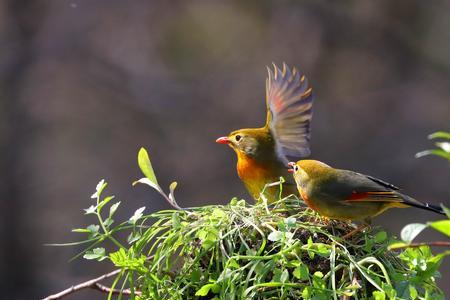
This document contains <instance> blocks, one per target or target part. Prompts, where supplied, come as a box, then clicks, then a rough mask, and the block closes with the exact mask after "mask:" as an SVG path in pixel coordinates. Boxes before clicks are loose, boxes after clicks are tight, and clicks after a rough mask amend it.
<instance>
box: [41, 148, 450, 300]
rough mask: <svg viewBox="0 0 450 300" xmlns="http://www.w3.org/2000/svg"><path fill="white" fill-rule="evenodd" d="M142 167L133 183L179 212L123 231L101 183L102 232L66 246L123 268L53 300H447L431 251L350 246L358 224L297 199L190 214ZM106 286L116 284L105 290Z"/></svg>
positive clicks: (144, 161) (234, 203)
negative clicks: (80, 295) (89, 292)
mask: <svg viewBox="0 0 450 300" xmlns="http://www.w3.org/2000/svg"><path fill="white" fill-rule="evenodd" d="M138 164H139V167H140V169H141V171H142V173H143V174H144V176H145V177H144V178H141V179H139V180H137V181H135V182H134V183H133V185H135V184H137V183H141V184H145V185H148V186H150V187H152V188H153V189H155V190H156V191H158V192H159V193H160V194H161V195H162V197H163V198H164V199H165V200H166V201H167V202H168V203H169V204H170V205H171V207H172V208H173V209H172V210H163V211H159V212H154V213H151V214H145V207H141V208H138V209H137V210H136V211H135V212H134V214H133V215H132V216H131V217H130V218H129V219H128V220H126V221H123V222H121V223H116V221H115V220H114V218H115V214H116V212H117V210H118V209H119V206H120V203H121V202H115V203H113V202H112V200H113V199H114V196H105V195H104V194H105V193H106V192H105V190H106V186H107V183H106V182H105V181H104V180H101V181H100V182H99V184H98V185H97V187H96V189H95V193H94V194H93V195H92V199H95V203H94V204H93V205H91V206H90V207H89V208H87V209H85V214H88V215H92V216H93V217H95V220H96V224H91V225H88V226H86V227H83V228H78V229H74V230H73V231H74V232H77V233H80V234H84V235H85V239H84V240H81V241H76V242H72V243H66V244H56V245H58V246H74V245H87V246H86V248H85V249H84V250H83V251H82V252H81V253H79V254H78V255H76V256H75V257H74V258H78V257H80V256H83V258H85V259H88V260H91V261H108V262H110V263H111V265H112V266H113V267H114V268H116V270H114V271H112V272H110V273H107V274H104V275H102V276H100V277H97V278H94V279H92V280H89V281H86V282H84V283H81V284H78V285H75V286H72V287H70V288H68V289H66V290H64V291H62V292H60V293H57V294H55V295H52V296H49V297H47V298H45V299H60V298H62V297H64V296H66V295H68V294H71V293H74V292H76V291H79V290H81V289H85V288H92V289H96V290H99V291H101V292H104V293H107V298H108V299H111V298H112V296H113V295H118V297H119V298H122V297H123V295H126V296H129V298H130V299H198V297H208V298H213V299H222V298H224V297H229V298H230V299H243V298H245V299H260V298H264V299H266V298H277V299H286V298H294V299H297V298H302V299H306V300H309V299H336V300H337V299H339V298H342V299H349V298H350V297H353V298H357V299H375V300H381V299H387V298H392V299H394V298H395V299H425V298H426V299H431V298H433V299H436V300H437V299H443V295H442V291H440V289H439V288H438V287H437V286H436V283H435V278H436V276H438V268H439V265H440V262H441V260H442V258H443V256H444V255H436V256H434V255H432V254H431V252H430V251H429V247H427V246H423V245H420V247H417V248H407V249H406V250H404V251H402V252H400V253H398V252H395V251H388V246H389V245H392V244H393V243H395V242H397V241H396V239H395V238H393V237H390V236H389V235H388V234H387V233H386V232H385V231H382V230H380V229H377V228H369V229H367V230H366V231H364V232H359V233H357V234H355V235H353V236H352V237H351V239H345V238H343V236H345V235H346V234H348V233H349V232H352V231H353V230H354V229H355V225H354V224H347V223H343V222H339V221H326V220H323V219H322V218H320V216H318V215H317V214H316V213H315V212H313V211H312V210H310V209H308V208H307V207H306V206H305V205H304V204H303V202H302V201H301V200H299V199H297V198H296V197H295V196H291V197H287V198H282V199H279V201H276V202H275V203H272V204H270V205H269V204H268V203H267V201H261V203H258V204H256V205H249V204H247V203H246V202H245V200H239V199H237V198H233V199H232V200H231V201H230V203H229V204H227V205H210V206H203V207H194V208H189V209H188V210H187V209H182V208H181V207H180V206H179V205H178V204H177V203H176V201H175V197H174V190H175V188H176V183H175V182H173V183H172V184H171V185H170V187H169V194H168V195H167V194H166V193H165V192H164V191H163V189H162V188H161V187H160V185H159V184H158V181H157V179H156V176H155V172H154V170H153V167H152V164H151V162H150V158H149V156H148V153H147V151H146V150H145V149H143V148H142V149H140V151H139V154H138ZM282 184H283V180H282V179H280V181H279V182H276V183H273V184H272V185H282ZM262 197H263V195H262ZM262 199H263V200H264V198H262ZM107 207H109V210H107ZM441 225H442V224H441ZM426 226H430V227H433V226H435V227H436V226H437V227H439V225H436V224H433V225H432V224H426ZM433 228H434V227H433ZM439 228H440V227H439ZM121 233H127V238H126V240H124V238H123V234H121ZM417 234H418V233H417ZM411 240H412V239H411ZM105 241H110V242H112V246H110V245H109V247H111V248H112V249H109V250H108V247H105V246H103V243H104V242H105ZM409 246H411V247H414V244H413V243H409ZM106 278H111V279H112V284H111V285H110V286H105V285H102V284H100V282H101V281H102V280H104V279H106Z"/></svg>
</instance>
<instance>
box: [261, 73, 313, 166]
mask: <svg viewBox="0 0 450 300" xmlns="http://www.w3.org/2000/svg"><path fill="white" fill-rule="evenodd" d="M273 66H274V70H272V69H270V68H268V73H269V75H268V78H267V80H266V101H267V123H266V126H267V127H268V128H269V129H270V131H271V133H272V135H273V137H274V139H275V143H276V149H277V154H278V156H279V157H280V158H281V160H282V161H283V162H285V163H287V162H289V161H290V160H292V159H294V160H295V159H299V158H302V157H305V156H308V155H309V154H310V149H309V139H310V121H311V117H312V104H313V99H314V96H313V92H312V89H311V87H310V86H309V84H308V79H306V77H305V76H304V75H302V74H300V73H299V72H298V71H297V70H296V69H295V68H293V69H292V70H290V69H289V67H288V66H286V64H283V70H281V69H279V68H278V67H277V66H276V65H275V64H274V65H273Z"/></svg>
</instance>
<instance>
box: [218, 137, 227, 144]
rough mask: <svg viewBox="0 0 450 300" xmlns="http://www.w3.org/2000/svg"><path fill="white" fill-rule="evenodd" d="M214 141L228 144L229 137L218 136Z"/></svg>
mask: <svg viewBox="0 0 450 300" xmlns="http://www.w3.org/2000/svg"><path fill="white" fill-rule="evenodd" d="M216 143H219V144H229V143H230V139H229V138H228V137H226V136H223V137H220V138H218V139H217V140H216Z"/></svg>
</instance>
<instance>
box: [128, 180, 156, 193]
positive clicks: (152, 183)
mask: <svg viewBox="0 0 450 300" xmlns="http://www.w3.org/2000/svg"><path fill="white" fill-rule="evenodd" d="M138 183H142V184H146V185H148V186H150V187H152V188H154V189H155V190H157V191H161V188H160V187H159V185H158V184H156V183H154V182H152V181H151V180H150V179H148V178H145V177H144V178H141V179H139V180H136V181H135V182H133V185H136V184H138Z"/></svg>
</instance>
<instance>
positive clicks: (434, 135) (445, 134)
mask: <svg viewBox="0 0 450 300" xmlns="http://www.w3.org/2000/svg"><path fill="white" fill-rule="evenodd" d="M428 138H429V139H430V140H431V139H447V140H450V132H445V131H438V132H435V133H432V134H430V135H429V136H428Z"/></svg>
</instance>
